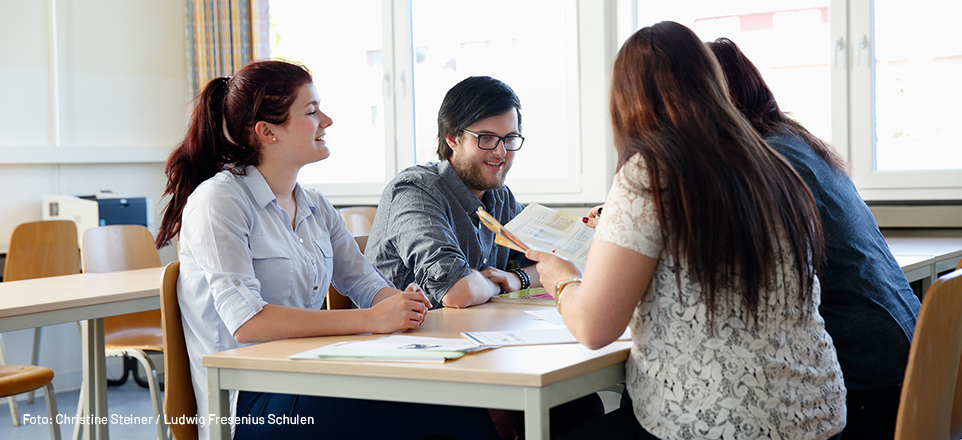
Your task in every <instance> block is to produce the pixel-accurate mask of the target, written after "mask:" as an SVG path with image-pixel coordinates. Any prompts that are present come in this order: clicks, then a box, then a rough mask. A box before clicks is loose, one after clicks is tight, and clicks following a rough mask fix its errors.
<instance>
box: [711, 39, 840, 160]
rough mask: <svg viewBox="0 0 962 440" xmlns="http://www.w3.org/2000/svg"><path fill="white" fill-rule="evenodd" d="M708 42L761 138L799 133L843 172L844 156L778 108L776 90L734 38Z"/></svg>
mask: <svg viewBox="0 0 962 440" xmlns="http://www.w3.org/2000/svg"><path fill="white" fill-rule="evenodd" d="M707 44H708V48H709V49H711V51H712V52H713V53H714V54H715V59H717V60H718V64H719V65H721V69H722V72H723V73H724V74H725V78H726V79H727V80H728V93H729V94H730V95H731V99H732V102H733V103H734V104H735V107H736V108H737V109H738V111H740V112H741V113H742V116H744V117H745V119H748V122H749V123H751V124H752V127H754V128H755V131H757V132H758V134H760V135H761V136H762V137H763V138H765V137H768V135H770V134H776V133H778V134H789V135H793V136H796V137H799V138H801V139H802V140H803V141H805V143H806V144H808V145H809V146H811V147H812V149H813V150H815V153H816V154H818V155H819V156H821V158H822V159H825V161H826V162H828V163H829V164H830V165H832V166H833V167H835V169H837V170H839V171H841V172H843V173H844V172H846V170H847V169H848V165H847V164H846V163H845V159H843V158H842V156H840V155H839V154H838V152H837V151H835V149H834V148H832V146H831V145H829V144H828V143H827V142H825V141H823V140H821V139H819V138H817V137H816V136H815V135H814V134H812V133H811V132H810V131H808V130H807V129H806V128H805V127H803V126H802V124H799V123H798V121H796V120H794V119H792V118H790V117H788V115H786V114H785V113H784V112H782V110H781V109H779V108H778V103H777V102H775V94H773V93H772V90H771V89H770V88H768V84H766V83H765V79H764V78H762V74H761V72H759V71H758V68H757V67H755V65H754V64H752V62H751V60H749V59H748V57H747V56H745V53H743V52H742V51H741V49H739V48H738V45H736V44H735V42H734V41H732V40H729V39H727V38H719V39H717V40H715V41H712V42H710V43H707Z"/></svg>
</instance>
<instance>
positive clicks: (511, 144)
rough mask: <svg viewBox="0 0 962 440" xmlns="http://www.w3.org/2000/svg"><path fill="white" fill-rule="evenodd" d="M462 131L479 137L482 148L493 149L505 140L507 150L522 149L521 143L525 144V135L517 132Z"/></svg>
mask: <svg viewBox="0 0 962 440" xmlns="http://www.w3.org/2000/svg"><path fill="white" fill-rule="evenodd" d="M461 131H463V132H465V133H467V134H470V135H471V136H474V137H476V138H478V148H480V149H482V150H493V149H495V148H498V144H499V143H502V142H503V143H504V149H505V150H508V151H518V150H520V149H521V144H524V136H520V135H516V134H514V135H509V136H495V135H493V134H477V133H474V132H471V131H468V130H461Z"/></svg>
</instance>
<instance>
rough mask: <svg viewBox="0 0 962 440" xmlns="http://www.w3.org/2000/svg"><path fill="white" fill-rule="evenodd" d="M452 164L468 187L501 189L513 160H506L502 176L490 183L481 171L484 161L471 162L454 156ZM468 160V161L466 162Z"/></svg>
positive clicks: (482, 189) (481, 189)
mask: <svg viewBox="0 0 962 440" xmlns="http://www.w3.org/2000/svg"><path fill="white" fill-rule="evenodd" d="M451 159H452V162H451V163H452V164H453V165H454V172H455V173H457V175H458V177H460V178H461V181H462V182H464V184H465V185H467V186H468V188H471V189H474V190H478V191H487V190H489V189H501V187H502V186H504V179H505V178H506V177H507V176H508V171H509V170H510V169H511V165H512V162H509V161H508V160H505V161H504V163H503V166H504V169H503V170H502V171H501V178H500V179H498V180H497V182H494V183H489V182H487V181H486V179H485V178H484V174H483V173H482V171H481V169H480V168H481V167H483V166H484V162H480V163H479V162H469V161H467V160H460V159H458V158H455V157H452V158H451ZM465 162H468V163H465Z"/></svg>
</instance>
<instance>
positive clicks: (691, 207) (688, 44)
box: [610, 21, 822, 324]
mask: <svg viewBox="0 0 962 440" xmlns="http://www.w3.org/2000/svg"><path fill="white" fill-rule="evenodd" d="M610 114H611V123H612V132H613V134H614V142H615V148H616V150H617V151H618V154H619V161H618V167H619V168H620V167H622V166H624V164H625V163H626V162H627V161H628V160H629V159H631V158H632V157H633V156H635V155H639V156H641V158H642V159H643V160H644V162H645V164H646V166H647V170H648V179H649V180H648V182H636V183H637V184H638V185H639V186H641V187H647V188H648V189H650V191H651V192H652V197H653V201H654V205H655V209H656V210H657V212H656V216H657V218H658V219H659V223H660V227H661V237H662V242H663V243H664V252H665V255H666V256H668V257H669V259H670V260H671V261H674V262H676V264H680V265H682V266H685V267H687V269H688V272H689V276H690V277H691V278H692V281H693V282H697V283H698V284H700V285H701V286H702V290H701V292H700V293H699V295H700V299H701V300H702V301H703V302H704V303H705V306H706V310H707V315H708V316H707V318H708V320H709V324H711V323H712V322H713V320H714V315H715V313H716V312H717V311H719V310H730V309H731V308H732V307H733V306H734V305H736V304H740V305H741V306H742V307H743V310H745V311H746V313H747V316H746V317H745V318H746V322H747V321H748V320H750V319H751V320H754V322H755V323H756V324H757V322H758V317H759V313H758V311H759V308H760V305H761V304H765V302H766V300H767V298H765V297H764V296H763V293H764V292H766V291H768V290H769V289H770V288H771V286H773V285H774V284H775V282H776V277H777V273H778V272H777V271H778V268H779V267H780V266H781V267H782V269H783V270H784V271H785V272H792V271H794V272H795V273H796V274H797V275H798V279H799V280H800V282H801V285H800V286H799V289H791V290H790V291H789V292H790V295H797V297H795V298H794V299H796V300H797V301H798V305H799V307H800V309H801V310H803V311H806V312H810V311H811V304H812V302H811V298H812V296H813V292H814V283H815V276H816V270H817V268H818V266H819V264H820V263H821V258H822V232H821V224H820V223H819V217H818V211H817V210H816V208H815V203H814V200H813V198H812V195H811V193H809V191H808V187H807V186H806V185H805V184H804V182H803V181H802V180H801V178H800V177H799V176H798V174H797V173H795V171H794V169H792V168H791V166H790V165H789V164H788V162H787V161H785V159H783V158H782V157H781V156H780V155H779V154H778V153H777V152H775V150H773V149H771V148H770V147H769V146H768V145H767V144H766V143H765V142H764V140H762V138H761V137H760V136H759V134H758V133H757V132H756V131H755V130H754V129H753V128H752V126H751V125H750V124H749V123H748V121H746V120H745V118H744V117H742V116H741V114H740V113H739V112H738V110H737V109H736V108H735V107H734V105H733V104H732V102H731V100H730V99H729V97H728V92H727V88H726V86H725V79H724V77H723V76H722V72H721V69H720V67H719V66H718V63H717V62H716V61H715V58H714V57H713V56H712V54H711V52H710V51H709V50H708V48H707V47H706V46H705V44H704V43H702V42H701V40H699V39H698V36H697V35H695V33H694V32H692V31H691V30H690V29H688V28H686V27H685V26H682V25H680V24H678V23H674V22H669V21H665V22H661V23H658V24H655V25H653V26H650V27H646V28H643V29H641V30H639V31H637V32H636V33H635V34H634V35H632V36H631V37H630V38H628V40H627V41H626V42H625V43H624V45H623V46H622V48H621V50H620V51H619V52H618V56H617V57H616V59H615V62H614V67H613V69H612V79H611V96H610ZM781 255H790V256H793V257H794V264H793V265H789V260H788V259H783V258H780V256H781ZM813 262H814V264H813ZM675 274H676V277H677V279H676V282H677V283H678V284H679V286H680V285H681V283H682V280H681V272H680V271H676V272H675ZM732 287H734V289H731V288H732Z"/></svg>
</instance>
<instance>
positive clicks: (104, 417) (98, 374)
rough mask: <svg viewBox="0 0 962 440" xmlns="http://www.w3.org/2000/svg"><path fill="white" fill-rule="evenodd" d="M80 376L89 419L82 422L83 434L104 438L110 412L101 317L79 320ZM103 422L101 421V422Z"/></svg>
mask: <svg viewBox="0 0 962 440" xmlns="http://www.w3.org/2000/svg"><path fill="white" fill-rule="evenodd" d="M81 328H82V329H83V341H82V346H83V380H84V381H86V382H87V399H86V405H87V408H89V409H91V411H90V421H91V422H93V423H88V424H86V425H84V438H87V439H92V438H96V439H97V440H108V439H109V438H110V434H109V432H108V431H109V429H108V428H109V426H110V425H109V422H110V416H109V415H108V414H107V368H106V364H107V361H106V359H105V358H104V320H103V319H102V318H97V319H89V320H87V321H84V322H82V325H81ZM101 422H103V423H101Z"/></svg>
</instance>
